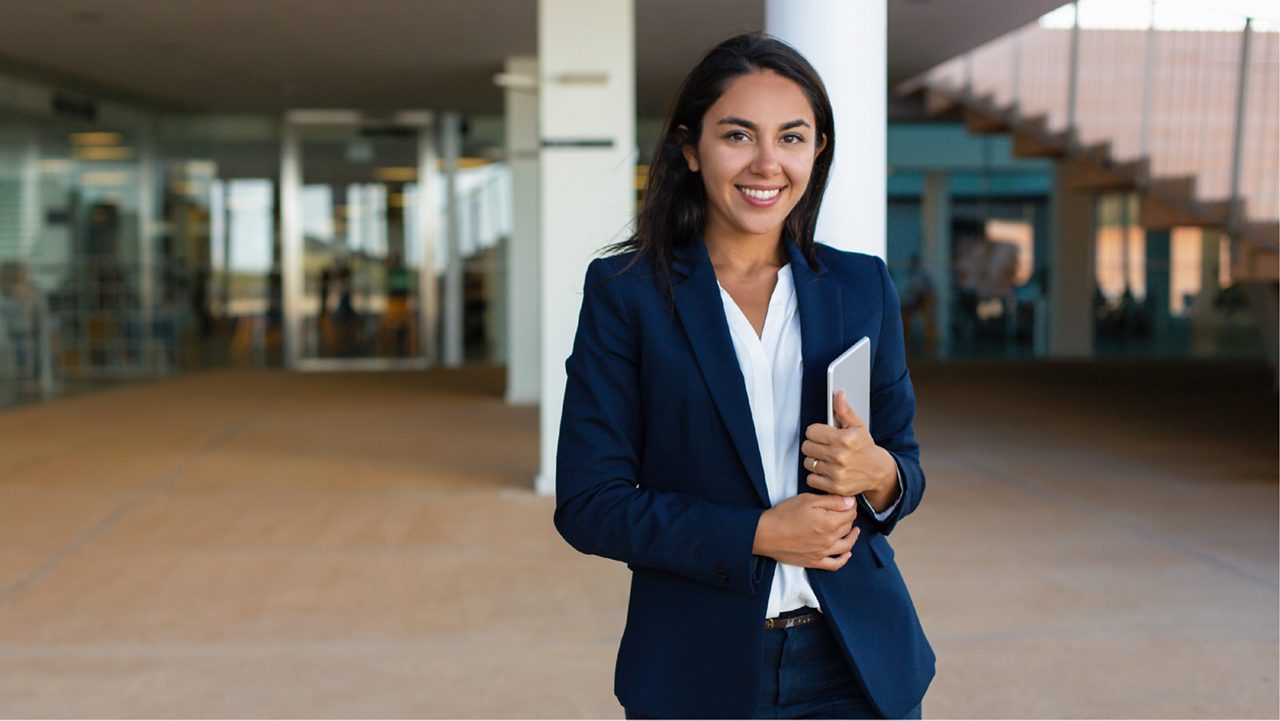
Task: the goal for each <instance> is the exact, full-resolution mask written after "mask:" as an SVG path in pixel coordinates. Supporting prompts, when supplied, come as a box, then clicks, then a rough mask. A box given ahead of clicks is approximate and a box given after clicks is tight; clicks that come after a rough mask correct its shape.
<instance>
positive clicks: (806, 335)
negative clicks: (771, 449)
mask: <svg viewBox="0 0 1280 721" xmlns="http://www.w3.org/2000/svg"><path fill="white" fill-rule="evenodd" d="M786 247H787V252H789V253H790V254H791V276H792V278H794V279H795V286H796V310H797V312H798V313H799V315H800V355H801V358H802V359H803V365H804V380H803V381H802V382H801V386H800V434H801V436H803V435H804V431H805V428H807V427H808V426H809V424H810V423H826V422H827V402H828V399H827V365H828V364H830V363H831V361H833V360H835V359H836V357H837V356H839V355H840V354H841V353H843V352H844V351H845V339H844V310H843V303H842V302H841V291H840V286H839V285H836V284H835V283H833V282H831V281H829V280H827V279H826V278H824V277H823V275H824V271H823V270H821V269H815V268H813V267H811V266H810V265H809V262H808V261H807V260H805V257H804V254H803V253H801V252H800V249H799V247H797V246H796V244H795V243H793V242H791V241H790V240H788V241H786ZM803 461H804V454H803V453H801V454H799V455H798V456H797V457H796V463H797V464H803ZM808 474H809V472H808V470H806V469H804V467H803V465H801V470H800V476H799V477H800V478H801V479H804V478H805V477H806V476H808ZM801 482H802V483H803V480H802V481H801ZM805 485H806V487H807V484H805Z"/></svg>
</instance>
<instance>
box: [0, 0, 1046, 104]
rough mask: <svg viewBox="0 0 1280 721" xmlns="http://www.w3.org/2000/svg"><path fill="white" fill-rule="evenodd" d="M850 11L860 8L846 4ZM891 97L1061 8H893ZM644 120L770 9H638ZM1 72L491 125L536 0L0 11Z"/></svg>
mask: <svg viewBox="0 0 1280 721" xmlns="http://www.w3.org/2000/svg"><path fill="white" fill-rule="evenodd" d="M850 1H855V0H850ZM888 3H889V41H888V48H889V61H888V67H889V78H888V80H889V83H890V87H893V86H894V85H895V84H897V83H899V82H901V81H903V80H907V79H910V78H911V77H913V76H914V75H916V74H918V73H920V72H923V71H924V70H927V69H928V68H930V67H932V66H934V65H936V64H938V63H940V62H942V61H944V60H947V59H950V58H952V57H954V56H956V55H958V54H960V53H962V52H964V51H965V50H968V49H970V48H972V47H975V46H977V45H980V44H981V43H983V42H985V41H987V40H989V39H992V38H994V37H998V36H999V35H1002V34H1004V33H1006V32H1008V31H1010V30H1012V29H1014V28H1017V27H1019V26H1021V25H1023V24H1025V23H1028V22H1031V21H1033V20H1035V19H1036V18H1037V17H1039V16H1040V15H1042V14H1043V13H1045V12H1047V11H1049V10H1052V9H1053V8H1055V7H1057V6H1059V5H1062V4H1063V1H1062V0H888ZM635 6H636V53H637V58H636V68H637V70H636V74H637V77H636V93H637V106H638V112H639V114H640V115H642V116H657V115H661V114H662V112H663V110H664V108H665V105H666V102H667V98H668V95H669V93H671V92H673V91H674V89H675V87H676V86H677V84H678V83H679V81H680V79H681V77H682V76H683V74H684V73H685V72H686V71H687V70H688V68H689V67H691V66H692V65H693V63H695V62H696V61H697V59H698V57H699V56H700V55H701V54H702V53H703V52H704V51H705V50H706V49H707V48H709V47H710V46H712V45H714V44H715V43H716V42H718V41H719V40H721V39H723V38H725V37H727V36H729V35H732V34H736V33H738V32H743V31H748V30H759V29H761V27H762V25H763V22H764V2H763V0H635ZM0 13H2V14H3V22H0V72H5V73H9V74H14V75H18V76H22V77H27V78H30V79H36V80H41V81H46V82H52V83H56V84H59V85H61V86H63V87H66V88H69V89H72V90H79V91H82V92H87V93H91V94H95V95H99V96H104V97H112V98H116V99H122V100H131V101H134V102H138V103H143V104H146V105H149V106H152V107H158V108H168V109H172V110H191V111H201V112H271V113H275V112H280V111H283V110H285V109H287V108H297V107H350V108H358V109H362V110H372V111H380V110H390V109H398V108H416V107H421V108H431V109H437V110H458V111H462V112H466V113H500V112H501V110H502V93H501V91H500V90H499V89H498V88H497V87H496V86H495V85H494V84H493V75H494V74H495V73H497V72H499V71H500V70H501V69H502V64H503V61H504V59H505V58H507V57H510V56H513V55H533V54H536V50H537V48H536V45H537V0H465V1H464V0H269V1H264V0H217V1H216V2H194V1H184V2H176V1H175V0H113V1H112V2H110V3H104V2H100V1H99V0H40V2H29V1H25V0H0Z"/></svg>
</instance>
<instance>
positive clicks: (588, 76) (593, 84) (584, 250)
mask: <svg viewBox="0 0 1280 721" xmlns="http://www.w3.org/2000/svg"><path fill="white" fill-rule="evenodd" d="M538 75H539V81H538V86H539V89H540V93H539V107H538V121H539V132H540V134H541V157H540V165H539V177H540V178H541V181H540V182H541V195H540V197H539V206H540V213H539V225H540V227H541V232H540V233H539V235H540V238H541V241H542V242H541V244H540V246H541V258H542V261H541V264H540V276H541V281H542V282H541V286H540V293H541V313H540V317H541V322H542V326H541V336H542V348H541V355H542V368H541V372H542V396H541V402H542V405H541V413H540V416H539V417H540V420H541V424H542V434H541V450H542V457H541V472H540V473H539V475H538V479H537V482H536V487H537V490H538V492H539V493H544V494H549V493H554V491H555V461H556V443H557V440H558V435H559V428H560V411H561V405H562V404H563V402H564V387H565V368H564V363H565V359H566V358H567V357H568V356H569V353H570V351H571V350H572V348H573V336H574V332H575V330H576V328H577V321H578V311H579V309H580V307H581V303H582V282H583V278H584V277H585V275H586V270H587V265H588V263H589V262H590V261H591V259H592V258H593V257H594V256H596V255H598V254H599V252H600V251H601V249H603V248H604V247H605V246H607V245H609V244H610V243H613V242H615V241H617V240H621V239H623V238H624V237H626V234H627V232H628V226H629V224H630V223H631V220H632V218H633V217H634V216H635V165H636V148H635V138H636V131H635V123H636V113H635V86H636V81H635V11H634V7H633V4H632V0H539V3H538ZM882 100H883V98H882ZM881 121H882V122H883V115H882V116H881ZM881 167H882V166H881ZM882 175H883V173H882ZM877 202H879V203H880V206H881V210H882V212H883V206H884V195H883V194H881V195H880V196H878V197H877Z"/></svg>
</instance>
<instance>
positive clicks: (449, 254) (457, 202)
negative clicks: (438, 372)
mask: <svg viewBox="0 0 1280 721" xmlns="http://www.w3.org/2000/svg"><path fill="white" fill-rule="evenodd" d="M461 155H462V116H460V115H458V114H457V113H444V114H443V115H442V116H441V117H440V158H441V160H442V161H443V163H444V182H445V215H446V219H445V233H446V236H445V237H446V240H447V245H446V254H445V258H444V264H445V265H444V308H443V310H444V314H443V315H444V357H443V359H442V360H443V361H444V366H445V367H446V368H457V367H458V366H460V365H462V361H463V347H462V312H463V298H462V211H463V208H462V203H461V200H462V198H461V197H460V196H459V195H458V158H459V156H461Z"/></svg>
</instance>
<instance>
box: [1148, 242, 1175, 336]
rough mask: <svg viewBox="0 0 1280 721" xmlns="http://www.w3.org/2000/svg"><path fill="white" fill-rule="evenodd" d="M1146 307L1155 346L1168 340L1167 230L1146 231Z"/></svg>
mask: <svg viewBox="0 0 1280 721" xmlns="http://www.w3.org/2000/svg"><path fill="white" fill-rule="evenodd" d="M1146 235H1147V241H1146V261H1147V262H1146V267H1147V272H1146V275H1147V300H1146V303H1147V307H1148V308H1149V309H1150V310H1151V338H1152V341H1153V346H1154V347H1155V348H1163V347H1166V346H1167V345H1168V342H1169V244H1170V233H1169V231H1168V230H1148V231H1146Z"/></svg>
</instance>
